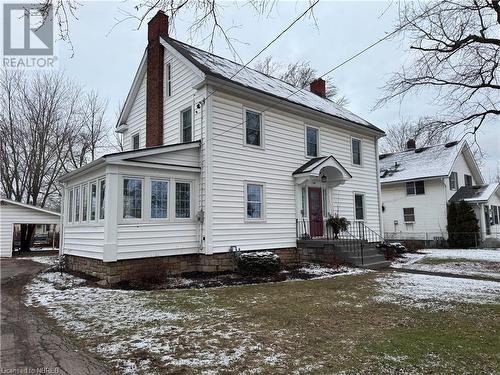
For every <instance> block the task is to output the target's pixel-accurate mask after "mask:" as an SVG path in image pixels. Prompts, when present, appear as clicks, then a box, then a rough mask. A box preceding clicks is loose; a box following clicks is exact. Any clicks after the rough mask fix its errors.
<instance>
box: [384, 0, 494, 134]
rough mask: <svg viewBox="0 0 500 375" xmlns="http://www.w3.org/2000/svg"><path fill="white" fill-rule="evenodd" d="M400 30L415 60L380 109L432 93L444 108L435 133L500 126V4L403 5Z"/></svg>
mask: <svg viewBox="0 0 500 375" xmlns="http://www.w3.org/2000/svg"><path fill="white" fill-rule="evenodd" d="M396 30H399V34H401V35H402V36H403V37H405V38H408V39H409V40H410V41H411V46H410V59H408V64H407V65H406V66H404V67H403V68H402V69H401V71H400V72H398V73H396V74H394V75H393V76H392V78H391V79H390V80H389V81H388V82H387V84H386V86H385V95H384V97H383V98H382V99H381V100H380V101H379V102H378V103H377V105H378V106H382V105H384V104H386V103H387V102H388V101H389V100H392V99H395V98H400V99H402V98H404V97H405V96H406V95H408V94H410V93H411V94H420V93H427V94H428V93H430V94H432V101H433V103H435V104H437V105H438V106H440V112H439V114H438V115H436V116H434V117H432V118H428V121H429V123H430V124H433V125H434V126H436V127H441V128H455V129H460V130H461V131H462V132H464V133H466V134H467V133H471V134H475V133H476V132H477V130H478V129H479V127H480V126H481V125H482V124H484V123H485V122H493V121H495V120H496V121H498V115H500V107H499V103H500V78H499V77H500V75H499V74H498V64H499V62H500V6H499V0H481V1H479V0H471V1H458V2H457V1H454V0H440V1H416V2H404V3H400V15H399V22H398V25H397V28H396ZM405 40H406V39H405Z"/></svg>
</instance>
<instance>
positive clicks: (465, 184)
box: [464, 173, 474, 186]
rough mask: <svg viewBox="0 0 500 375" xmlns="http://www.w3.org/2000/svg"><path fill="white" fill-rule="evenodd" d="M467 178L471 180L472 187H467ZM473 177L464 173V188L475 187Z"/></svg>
mask: <svg viewBox="0 0 500 375" xmlns="http://www.w3.org/2000/svg"><path fill="white" fill-rule="evenodd" d="M467 177H469V179H470V185H467ZM473 185H474V183H473V181H472V176H471V175H470V174H467V173H464V186H473Z"/></svg>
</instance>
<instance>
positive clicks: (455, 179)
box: [449, 172, 458, 191]
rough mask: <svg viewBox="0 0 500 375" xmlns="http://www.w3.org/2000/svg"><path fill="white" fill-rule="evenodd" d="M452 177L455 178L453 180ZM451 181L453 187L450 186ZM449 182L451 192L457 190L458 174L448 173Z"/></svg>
mask: <svg viewBox="0 0 500 375" xmlns="http://www.w3.org/2000/svg"><path fill="white" fill-rule="evenodd" d="M453 177H455V178H453ZM452 181H453V182H454V183H455V186H452V185H451V182H452ZM449 182H450V190H453V191H456V190H458V173H457V172H451V173H450V177H449Z"/></svg>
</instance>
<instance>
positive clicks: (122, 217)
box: [104, 175, 146, 223]
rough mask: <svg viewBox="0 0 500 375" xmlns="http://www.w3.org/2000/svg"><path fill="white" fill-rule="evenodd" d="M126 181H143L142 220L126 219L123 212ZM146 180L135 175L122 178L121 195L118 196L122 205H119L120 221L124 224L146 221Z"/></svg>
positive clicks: (135, 218)
mask: <svg viewBox="0 0 500 375" xmlns="http://www.w3.org/2000/svg"><path fill="white" fill-rule="evenodd" d="M125 180H139V181H141V217H140V218H137V217H131V218H125V217H124V212H123V209H124V204H123V203H124V202H123V200H124V198H125V196H124V194H123V188H124V186H125ZM145 186H146V184H145V178H144V176H134V175H123V176H121V178H120V186H119V189H120V193H119V194H118V196H119V199H120V204H119V210H120V211H119V212H120V216H119V217H120V221H121V222H122V223H130V222H142V221H144V220H145V215H144V204H145V199H144V191H145ZM104 215H105V217H106V213H104Z"/></svg>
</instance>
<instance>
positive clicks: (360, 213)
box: [354, 194, 365, 220]
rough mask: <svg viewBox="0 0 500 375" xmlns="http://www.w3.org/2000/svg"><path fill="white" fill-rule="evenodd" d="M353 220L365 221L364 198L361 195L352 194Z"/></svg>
mask: <svg viewBox="0 0 500 375" xmlns="http://www.w3.org/2000/svg"><path fill="white" fill-rule="evenodd" d="M354 218H355V219H356V220H364V219H365V196H364V195H363V194H354Z"/></svg>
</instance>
